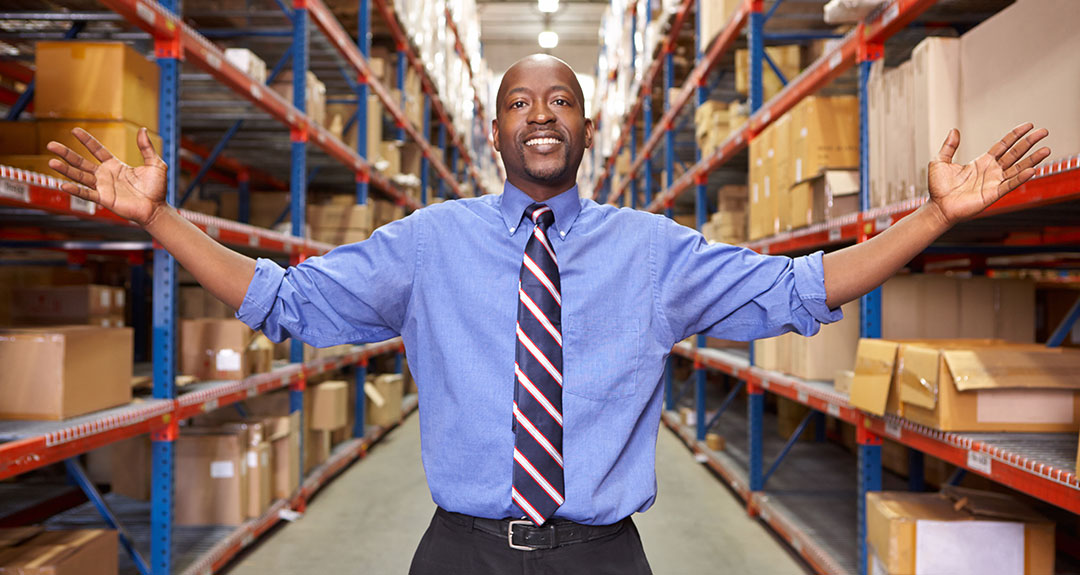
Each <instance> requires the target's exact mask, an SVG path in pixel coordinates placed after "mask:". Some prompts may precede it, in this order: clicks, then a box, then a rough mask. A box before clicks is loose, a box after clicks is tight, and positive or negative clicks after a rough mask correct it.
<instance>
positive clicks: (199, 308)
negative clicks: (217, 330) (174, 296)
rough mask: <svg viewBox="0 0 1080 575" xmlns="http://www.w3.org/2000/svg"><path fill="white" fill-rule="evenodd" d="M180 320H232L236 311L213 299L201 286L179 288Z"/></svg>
mask: <svg viewBox="0 0 1080 575" xmlns="http://www.w3.org/2000/svg"><path fill="white" fill-rule="evenodd" d="M179 306H180V318H181V319H233V318H234V317H235V315H236V311H235V310H233V309H232V308H230V307H229V306H227V305H225V302H223V301H221V300H219V299H218V298H216V297H214V295H213V294H211V293H210V292H208V291H206V288H204V287H202V286H198V285H195V286H181V288H180V290H179Z"/></svg>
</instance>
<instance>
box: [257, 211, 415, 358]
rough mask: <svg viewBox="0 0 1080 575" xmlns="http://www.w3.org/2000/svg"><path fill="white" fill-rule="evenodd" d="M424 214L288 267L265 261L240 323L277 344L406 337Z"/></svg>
mask: <svg viewBox="0 0 1080 575" xmlns="http://www.w3.org/2000/svg"><path fill="white" fill-rule="evenodd" d="M419 216H420V213H419V212H417V213H415V214H413V215H412V216H409V217H407V218H404V219H401V220H398V221H395V222H392V223H390V224H387V225H385V226H383V227H381V228H379V229H378V230H376V231H375V233H373V234H372V235H371V238H369V239H367V240H365V241H363V242H359V243H355V244H348V245H344V246H341V247H338V248H335V249H333V250H331V251H330V252H328V253H327V254H326V255H324V256H320V257H314V258H309V259H307V260H305V261H304V262H303V263H301V264H299V265H297V266H292V267H289V268H287V269H283V268H282V267H281V266H279V265H278V264H276V263H275V262H273V261H271V260H267V259H259V260H258V262H257V263H256V266H255V275H254V277H253V278H252V280H251V283H250V284H249V285H248V289H247V293H246V294H245V296H244V301H243V303H242V304H241V306H240V309H239V310H237V313H236V317H237V318H238V319H240V320H241V321H243V322H244V323H246V324H247V325H249V326H251V328H253V329H256V330H261V331H263V332H264V333H265V334H266V335H267V337H269V338H270V339H271V340H273V341H281V340H283V339H285V338H288V337H295V338H297V339H299V340H301V341H303V342H305V343H308V344H310V345H313V346H316V347H326V346H331V345H339V344H343V343H368V342H374V341H382V340H385V339H389V338H391V337H395V336H397V335H400V333H401V328H402V325H403V324H404V322H405V317H406V315H407V313H408V305H409V300H410V298H411V295H412V284H413V278H414V276H415V274H416V265H417V261H418V253H419V251H420V239H421V238H420V234H419V229H420V226H419V224H418V219H419Z"/></svg>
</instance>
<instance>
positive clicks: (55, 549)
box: [0, 526, 120, 575]
mask: <svg viewBox="0 0 1080 575" xmlns="http://www.w3.org/2000/svg"><path fill="white" fill-rule="evenodd" d="M118 544H119V540H118V538H117V536H116V531H110V530H105V529H79V530H68V531H45V530H44V529H43V528H41V527H38V526H33V527H15V528H8V529H0V574H4V575H7V574H12V575H15V574H18V575H66V574H68V573H71V574H74V573H78V574H79V575H116V573H117V572H118V569H119V566H118V563H119V552H120V551H119V545H118Z"/></svg>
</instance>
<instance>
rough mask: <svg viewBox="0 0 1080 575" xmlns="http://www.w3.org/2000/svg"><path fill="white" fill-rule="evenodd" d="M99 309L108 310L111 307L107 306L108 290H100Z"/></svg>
mask: <svg viewBox="0 0 1080 575" xmlns="http://www.w3.org/2000/svg"><path fill="white" fill-rule="evenodd" d="M101 307H103V308H105V309H109V308H110V307H112V306H111V305H110V304H109V290H107V289H103V290H101Z"/></svg>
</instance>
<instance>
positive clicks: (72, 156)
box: [45, 142, 98, 174]
mask: <svg viewBox="0 0 1080 575" xmlns="http://www.w3.org/2000/svg"><path fill="white" fill-rule="evenodd" d="M45 149H46V150H49V151H50V152H52V153H54V154H56V155H57V156H60V157H61V158H63V160H64V161H65V162H67V163H68V164H70V165H71V166H72V167H74V168H76V169H78V170H82V171H84V172H89V173H91V174H92V173H94V171H96V170H97V167H98V164H95V163H94V162H91V161H90V160H88V159H86V158H84V157H83V156H82V154H80V153H78V152H76V151H75V150H72V149H71V148H69V147H67V146H65V145H63V144H61V143H60V142H49V143H48V144H45Z"/></svg>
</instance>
